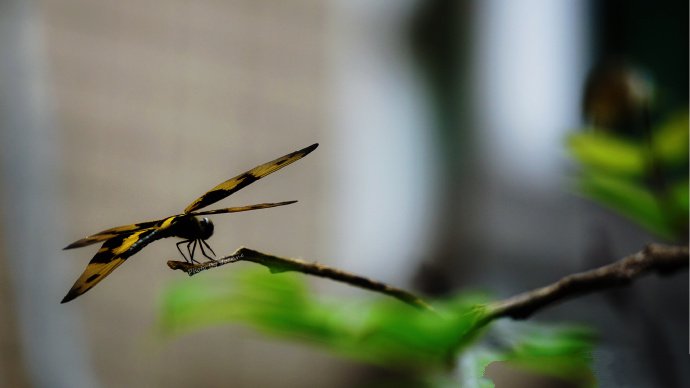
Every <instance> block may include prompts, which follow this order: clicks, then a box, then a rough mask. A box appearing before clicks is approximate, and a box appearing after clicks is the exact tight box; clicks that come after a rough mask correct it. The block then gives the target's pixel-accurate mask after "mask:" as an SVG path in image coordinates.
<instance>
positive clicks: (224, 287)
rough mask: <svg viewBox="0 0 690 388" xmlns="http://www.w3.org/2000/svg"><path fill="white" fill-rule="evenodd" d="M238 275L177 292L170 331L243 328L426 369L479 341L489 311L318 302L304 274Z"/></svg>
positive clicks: (458, 304) (465, 303) (166, 308)
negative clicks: (432, 310)
mask: <svg viewBox="0 0 690 388" xmlns="http://www.w3.org/2000/svg"><path fill="white" fill-rule="evenodd" d="M231 274H232V275H231V276H229V277H224V278H215V277H214V278H199V279H193V280H191V281H190V280H187V281H184V282H179V283H176V284H175V285H173V286H172V287H170V288H169V289H168V290H167V292H166V293H165V294H164V298H163V303H162V306H163V309H162V312H161V320H160V321H161V324H162V326H161V327H162V328H163V329H164V332H165V333H168V334H172V333H178V332H183V331H187V330H191V329H195V328H198V327H203V326H210V325H217V324H227V323H238V322H241V323H246V324H249V325H251V326H253V327H255V328H257V329H259V330H261V331H263V332H266V333H269V334H273V335H279V336H283V337H287V338H293V339H301V340H304V341H308V342H313V343H318V344H321V345H324V346H326V347H328V348H330V349H332V350H333V351H335V352H337V353H340V354H343V355H347V356H350V357H353V358H356V359H360V360H364V361H367V362H372V363H379V364H396V365H409V366H410V367H417V368H419V367H422V368H423V367H429V366H432V367H433V366H443V365H445V364H446V363H447V362H448V360H452V358H453V356H454V354H455V352H457V351H458V350H459V349H461V348H462V347H463V346H464V345H466V344H467V343H469V342H470V341H471V340H472V338H474V335H475V334H476V326H475V323H476V322H477V320H479V319H480V318H481V317H482V315H483V312H484V310H483V309H482V308H481V307H477V306H479V303H480V302H482V301H485V299H483V298H481V297H480V296H477V295H463V296H460V297H457V298H453V299H450V300H447V301H443V302H439V303H437V304H435V307H436V308H437V309H438V315H436V314H433V313H430V312H428V311H421V310H418V309H415V308H413V307H410V306H408V305H406V304H403V303H401V302H399V301H396V300H394V299H390V298H381V299H377V300H375V301H368V302H365V301H350V302H345V301H342V300H338V301H335V300H333V301H328V300H325V299H322V298H316V297H315V296H314V294H313V293H310V292H309V291H308V289H307V286H306V284H305V282H304V280H303V278H304V275H301V274H293V273H285V274H279V275H271V274H270V273H268V272H266V271H265V270H263V269H261V268H252V269H247V270H242V271H237V270H235V271H232V272H231Z"/></svg>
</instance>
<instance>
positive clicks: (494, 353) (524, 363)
mask: <svg viewBox="0 0 690 388" xmlns="http://www.w3.org/2000/svg"><path fill="white" fill-rule="evenodd" d="M502 335H503V336H506V333H505V330H504V331H503V332H502ZM510 337H513V338H511V340H510V342H511V343H512V344H511V346H510V347H507V348H497V347H494V348H489V347H486V346H477V347H475V348H470V349H468V350H467V352H465V353H464V354H463V355H462V356H461V360H460V365H461V367H462V371H463V377H464V385H463V387H480V388H490V387H493V386H494V384H493V382H492V381H491V380H489V379H488V378H486V377H483V378H482V376H483V375H484V373H485V371H486V368H487V367H489V366H490V365H491V364H492V363H494V362H501V363H506V364H507V365H510V366H512V367H517V368H522V369H525V370H526V371H528V372H532V373H535V374H539V375H545V376H552V377H556V378H559V379H561V380H564V381H568V382H570V383H571V384H572V385H573V386H578V387H592V386H594V385H595V382H596V380H595V378H594V375H593V373H592V370H591V363H592V351H593V348H594V340H593V339H594V334H593V332H592V331H591V330H589V329H587V328H584V327H576V326H568V327H552V326H547V325H541V324H534V323H531V324H529V325H528V330H519V331H517V332H516V333H513V334H512V335H510ZM505 341H506V338H501V341H500V342H505Z"/></svg>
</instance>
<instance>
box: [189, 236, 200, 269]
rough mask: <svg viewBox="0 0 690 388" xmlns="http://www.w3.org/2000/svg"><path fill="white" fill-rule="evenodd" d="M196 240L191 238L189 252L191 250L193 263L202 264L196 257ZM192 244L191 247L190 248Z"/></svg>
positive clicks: (190, 254) (190, 256)
mask: <svg viewBox="0 0 690 388" xmlns="http://www.w3.org/2000/svg"><path fill="white" fill-rule="evenodd" d="M196 244H197V242H196V240H189V242H188V243H187V252H189V258H190V260H191V262H192V263H193V264H201V263H200V262H199V261H198V260H196V259H194V252H195V251H196ZM190 245H191V249H190Z"/></svg>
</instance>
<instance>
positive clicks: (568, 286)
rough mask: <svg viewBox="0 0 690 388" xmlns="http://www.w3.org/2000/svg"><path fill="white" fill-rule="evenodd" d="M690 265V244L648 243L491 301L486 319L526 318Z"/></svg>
mask: <svg viewBox="0 0 690 388" xmlns="http://www.w3.org/2000/svg"><path fill="white" fill-rule="evenodd" d="M687 266H688V247H687V246H670V245H661V244H649V245H647V247H646V248H645V249H643V250H642V251H639V252H637V253H634V254H632V255H630V256H627V257H625V258H623V259H621V260H619V261H616V262H614V263H612V264H608V265H605V266H603V267H599V268H596V269H593V270H590V271H586V272H580V273H577V274H573V275H568V276H566V277H564V278H562V279H561V280H559V281H557V282H555V283H552V284H550V285H548V286H545V287H541V288H537V289H535V290H532V291H528V292H525V293H522V294H519V295H516V296H513V297H511V298H508V299H505V300H502V301H498V302H494V303H491V304H489V305H488V306H487V307H488V315H487V316H486V317H485V322H484V323H488V322H490V321H493V320H494V319H498V318H503V317H510V318H513V319H525V318H528V317H529V316H530V315H532V314H533V313H534V312H535V311H537V310H540V309H542V308H544V307H546V306H548V305H550V304H553V303H556V302H560V301H563V300H565V299H570V298H574V297H576V296H580V295H584V294H589V293H592V292H596V291H599V290H603V289H606V288H613V287H621V286H625V285H628V284H630V283H631V282H632V281H633V280H634V279H635V278H637V277H640V276H642V275H646V274H648V273H651V272H656V273H658V274H660V275H664V274H670V273H672V272H675V271H678V270H680V269H683V268H686V267H687Z"/></svg>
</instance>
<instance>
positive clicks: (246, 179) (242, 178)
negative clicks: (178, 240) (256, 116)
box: [184, 143, 319, 213]
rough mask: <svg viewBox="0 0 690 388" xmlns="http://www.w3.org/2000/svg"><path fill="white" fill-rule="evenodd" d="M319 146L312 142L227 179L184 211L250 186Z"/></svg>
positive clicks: (208, 203) (213, 201)
mask: <svg viewBox="0 0 690 388" xmlns="http://www.w3.org/2000/svg"><path fill="white" fill-rule="evenodd" d="M318 146H319V144H318V143H315V144H312V145H310V146H309V147H306V148H303V149H301V150H299V151H295V152H292V153H289V154H287V155H285V156H283V157H280V158H278V159H276V160H272V161H270V162H268V163H264V164H262V165H260V166H256V167H254V168H253V169H251V170H249V171H247V172H245V173H242V174H240V175H238V176H236V177H234V178H231V179H228V180H227V181H225V182H223V183H221V184H219V185H218V186H216V187H214V188H212V189H211V190H209V191H208V192H207V193H206V194H204V195H202V196H201V197H199V198H197V199H196V200H195V201H194V202H192V203H191V204H190V205H189V206H187V208H186V209H184V212H185V213H191V212H193V211H195V210H198V209H201V208H203V207H206V206H208V205H210V204H212V203H215V202H218V201H220V200H221V199H223V198H225V197H227V196H229V195H231V194H233V193H235V192H237V191H239V190H241V189H243V188H245V187H247V186H249V185H250V184H252V183H254V182H256V181H257V180H259V179H261V178H263V177H265V176H266V175H268V174H270V173H272V172H275V171H278V170H280V169H281V168H283V167H285V166H287V165H289V164H292V163H294V162H296V161H298V160H300V159H302V158H303V157H305V156H307V155H308V154H309V153H310V152H312V151H314V150H315V149H316V147H318Z"/></svg>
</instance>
